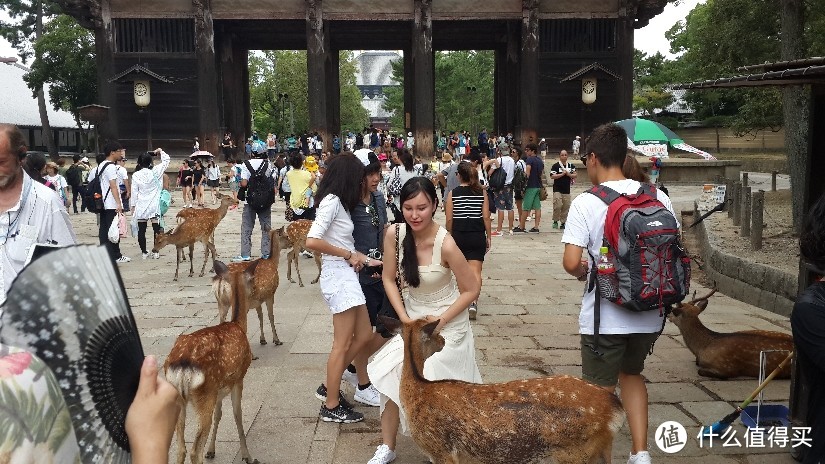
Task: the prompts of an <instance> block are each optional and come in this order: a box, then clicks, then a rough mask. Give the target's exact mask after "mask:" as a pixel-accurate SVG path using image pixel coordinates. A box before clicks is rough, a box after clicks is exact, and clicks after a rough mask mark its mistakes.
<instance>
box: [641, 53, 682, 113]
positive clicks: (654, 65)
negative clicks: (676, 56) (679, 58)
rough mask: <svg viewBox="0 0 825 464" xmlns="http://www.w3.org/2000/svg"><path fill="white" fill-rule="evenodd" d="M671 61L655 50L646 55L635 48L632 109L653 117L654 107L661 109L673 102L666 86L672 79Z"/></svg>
mask: <svg viewBox="0 0 825 464" xmlns="http://www.w3.org/2000/svg"><path fill="white" fill-rule="evenodd" d="M673 73H674V71H673V62H672V61H668V60H667V59H666V58H665V57H664V55H662V54H661V53H659V52H656V53H655V54H653V55H647V54H646V53H644V52H641V51H639V50H635V51H634V53H633V109H634V110H641V111H642V112H643V113H644V115H645V116H648V117H653V118H654V119H655V113H654V110H655V109H662V108H665V107H667V106H668V105H670V104H671V103H673V95H671V93H670V92H668V91H667V89H666V86H667V85H668V84H670V83H671V82H672V81H673Z"/></svg>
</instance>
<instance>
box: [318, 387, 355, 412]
mask: <svg viewBox="0 0 825 464" xmlns="http://www.w3.org/2000/svg"><path fill="white" fill-rule="evenodd" d="M356 388H357V387H356ZM315 397H316V398H318V399H319V400H321V401H326V400H327V386H326V385H324V384H321V386H320V387H318V389H317V390H315ZM338 404H340V405H341V406H343V407H345V408H347V409H353V408H354V406H353V405H352V403H350V402H349V401H347V399H346V398H344V392H342V391H341V390H338Z"/></svg>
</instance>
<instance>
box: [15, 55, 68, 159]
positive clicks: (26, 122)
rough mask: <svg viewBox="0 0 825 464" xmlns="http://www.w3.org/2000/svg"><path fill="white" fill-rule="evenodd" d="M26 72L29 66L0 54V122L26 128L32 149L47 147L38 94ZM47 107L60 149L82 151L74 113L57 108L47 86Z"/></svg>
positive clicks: (21, 128)
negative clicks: (33, 92)
mask: <svg viewBox="0 0 825 464" xmlns="http://www.w3.org/2000/svg"><path fill="white" fill-rule="evenodd" d="M27 72H29V68H27V67H26V66H23V65H22V64H19V63H17V58H0V95H3V96H4V98H1V99H0V122H4V123H9V124H15V125H17V127H19V128H20V130H21V131H22V132H23V136H24V137H25V138H26V142H27V143H28V146H29V149H30V150H33V151H46V142H45V140H44V139H43V129H42V125H41V124H40V109H39V108H38V106H37V98H35V97H33V96H32V91H31V89H29V87H28V86H26V81H24V80H23V76H25V75H26V73H27ZM46 110H47V112H48V113H49V125H50V126H51V129H52V133H54V141H55V142H56V143H57V146H58V150H59V151H62V152H76V151H79V147H80V130H79V129H78V128H77V124H76V123H75V120H74V118H73V117H72V114H71V113H69V112H68V111H63V110H57V111H55V109H54V106H53V105H52V103H51V102H50V101H49V92H48V90H47V91H46Z"/></svg>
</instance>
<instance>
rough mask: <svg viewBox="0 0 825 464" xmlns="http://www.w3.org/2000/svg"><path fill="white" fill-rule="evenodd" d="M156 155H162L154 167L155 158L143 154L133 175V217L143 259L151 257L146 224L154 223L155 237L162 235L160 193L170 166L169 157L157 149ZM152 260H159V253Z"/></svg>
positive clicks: (139, 157)
mask: <svg viewBox="0 0 825 464" xmlns="http://www.w3.org/2000/svg"><path fill="white" fill-rule="evenodd" d="M154 153H155V155H160V163H158V164H157V165H156V166H154V167H153V166H152V164H153V157H152V155H151V154H149V153H141V154H140V156H138V159H137V168H135V173H134V174H132V209H133V212H132V214H133V216H134V218H135V219H136V220H137V224H138V245H140V251H141V253H143V259H146V258H148V257H149V252H148V251H146V223H147V222H151V223H152V231H153V232H154V234H153V237H154V236H155V235H157V234H159V233H161V232H162V231H161V229H160V224H159V222H158V221H159V218H160V192H161V190H163V173H164V172H165V171H166V168H167V167H168V166H169V155H167V154H166V152H165V151H163V150H162V149H160V148H156V149H155V151H154ZM152 258H154V259H157V258H158V253H153V254H152Z"/></svg>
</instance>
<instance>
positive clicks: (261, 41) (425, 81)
mask: <svg viewBox="0 0 825 464" xmlns="http://www.w3.org/2000/svg"><path fill="white" fill-rule="evenodd" d="M58 3H59V4H61V6H63V8H64V10H65V11H66V12H67V13H69V14H71V15H72V16H74V17H75V18H77V19H78V20H79V21H80V23H81V24H82V25H84V26H85V27H88V28H90V29H92V30H93V31H94V32H95V38H96V44H97V62H98V84H99V89H98V99H99V101H98V102H97V103H99V104H101V105H105V106H108V107H109V108H110V112H109V118H108V120H107V121H106V122H105V123H103V124H101V132H102V134H103V135H104V137H106V138H119V139H120V140H121V142H122V143H124V145H126V146H127V147H130V148H131V147H134V148H138V147H139V148H140V149H143V147H145V146H146V140H147V135H146V134H147V128H148V127H151V130H152V134H153V137H152V140H153V141H154V142H155V144H156V145H158V146H164V147H169V148H178V149H185V148H188V147H190V146H191V141H192V138H193V137H195V136H198V137H199V138H200V145H201V147H202V148H203V149H207V150H209V151H212V152H217V149H218V145H219V142H220V140H221V139H222V135H223V132H222V131H224V130H228V131H231V132H232V134H233V137H234V139H235V140H236V143H237V142H241V141H243V140H244V137H246V136H248V135H249V134H251V129H252V128H251V126H252V124H251V112H250V104H249V70H248V59H247V56H248V51H249V50H265V49H281V50H302V49H305V50H307V69H308V75H309V83H308V88H309V95H308V103H309V120H310V127H309V128H308V130H309V131H317V132H318V133H319V134H321V135H322V137H323V139H324V140H331V135H332V134H333V133H341V127H340V125H341V123H340V98H339V93H340V91H339V77H338V51H339V50H402V51H403V55H404V106H405V109H404V111H405V121H406V122H407V126H408V127H406V128H405V129H407V130H409V131H412V132H413V134H414V135H415V137H416V141H417V142H416V146H417V147H419V150H417V151H418V154H420V155H421V156H424V157H427V156H430V155H432V153H433V151H434V145H435V144H434V137H433V136H434V131H435V130H441V129H442V128H437V127H435V93H434V89H435V70H434V61H435V59H434V53H435V51H437V50H494V51H495V63H496V65H495V69H494V70H490V71H491V72H493V73H494V77H495V96H494V105H495V108H494V119H495V121H494V127H492V128H491V130H493V131H495V132H498V133H506V132H513V133H514V135H515V136H516V138H517V139H519V140H520V141H521V143H529V142H537V141H538V139H539V138H540V137H545V138H548V142H550V146H551V147H565V146H567V145H568V144H569V142H570V140H572V139H573V137H574V136H575V135H581V134H580V132H581V131H582V130H583V129H584V130H585V131H589V129H591V128H592V127H594V126H596V125H598V124H601V123H603V122H606V121H612V120H618V119H622V118H626V117H629V116H630V111H631V104H632V80H633V79H632V76H633V30H634V27H641V26H643V25H645V24H647V21H648V20H649V19H650V18H652V17H653V16H655V15H656V14H658V13H660V12H661V11H662V9H663V8H664V5H665V4H666V0H575V1H573V0H487V1H481V2H480V1H472V0H364V1H359V2H353V1H349V0H255V1H252V0H58ZM593 63H599V64H600V65H601V66H603V67H604V68H606V69H610V70H611V71H612V73H614V74H616V75H618V76H620V78H621V79H620V80H618V81H617V80H604V81H603V82H602V81H600V82H599V85H598V98H597V101H596V102H595V103H593V104H591V105H584V104H583V103H582V101H581V85H578V83H577V82H564V83H562V82H561V79H563V78H564V77H565V76H567V75H570V74H571V73H575V72H576V71H577V70H579V69H581V68H583V67H585V66H587V65H591V64H593ZM136 64H140V65H142V66H145V67H146V68H148V69H151V70H152V71H153V72H154V73H157V74H158V75H162V76H165V77H167V78H170V79H172V80H173V81H174V83H172V84H163V83H159V84H157V85H153V86H152V89H151V120H150V119H149V114H148V112H146V111H144V110H140V109H139V108H138V107H137V106H136V105H135V103H134V101H133V95H132V92H133V89H132V86H131V85H129V84H128V83H110V79H111V78H112V76H116V75H118V73H122V72H123V71H124V70H126V69H129V68H130V67H132V66H134V65H136ZM149 124H151V126H149ZM345 129H355V128H345ZM444 129H447V128H444ZM453 129H461V128H453ZM238 145H242V144H240V143H238Z"/></svg>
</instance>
